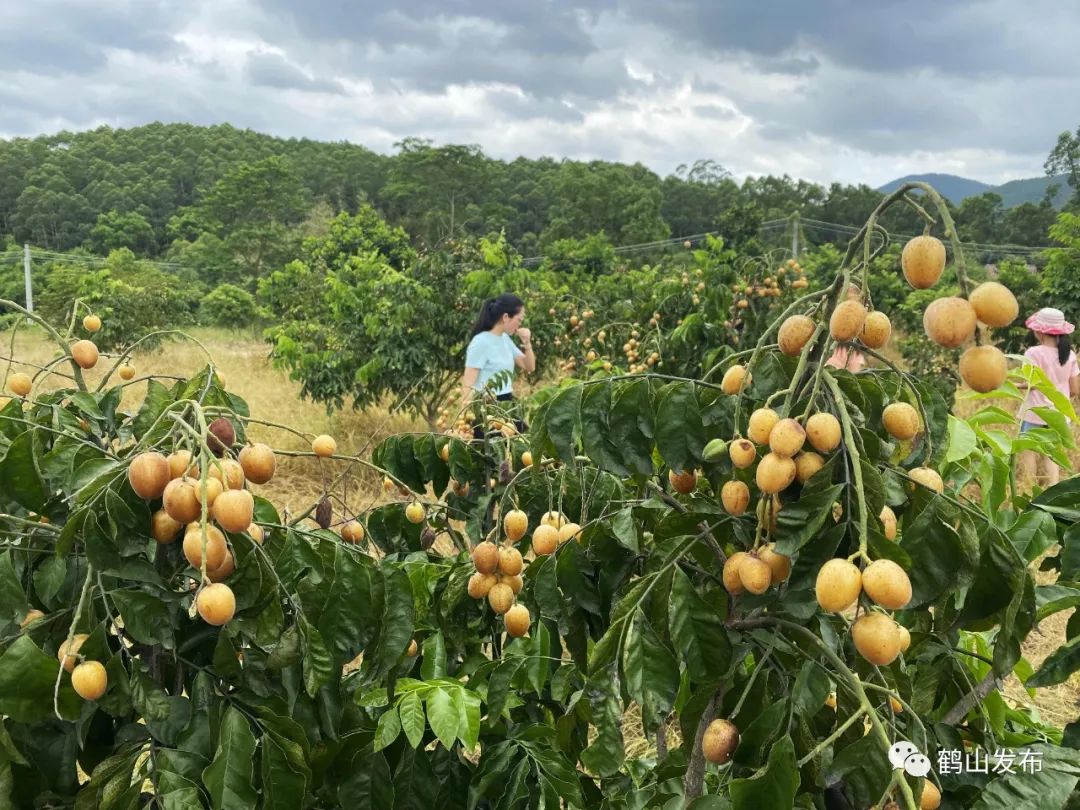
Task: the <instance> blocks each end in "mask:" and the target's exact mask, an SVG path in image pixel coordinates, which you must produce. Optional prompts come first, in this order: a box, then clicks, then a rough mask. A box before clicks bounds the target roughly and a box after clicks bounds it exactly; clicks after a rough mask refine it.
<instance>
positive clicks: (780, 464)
mask: <svg viewBox="0 0 1080 810" xmlns="http://www.w3.org/2000/svg"><path fill="white" fill-rule="evenodd" d="M754 480H755V481H756V482H757V487H758V489H760V490H761V491H762V492H764V493H765V494H766V495H773V494H775V493H777V492H782V491H783V490H785V489H787V488H788V487H789V486H791V482H792V481H794V480H795V462H794V460H792V459H790V458H784V457H783V456H778V455H777V454H776V453H766V454H765V456H764V457H763V458H762V459H761V461H760V462H758V466H757V472H756V474H755V476H754Z"/></svg>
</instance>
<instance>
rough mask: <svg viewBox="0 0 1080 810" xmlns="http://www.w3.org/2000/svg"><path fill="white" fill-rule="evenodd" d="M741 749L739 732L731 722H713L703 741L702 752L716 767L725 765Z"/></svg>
mask: <svg viewBox="0 0 1080 810" xmlns="http://www.w3.org/2000/svg"><path fill="white" fill-rule="evenodd" d="M738 747H739V730H738V729H737V728H735V724H734V723H732V722H731V721H730V720H713V721H712V722H711V723H709V725H708V727H707V728H706V729H705V736H704V737H703V738H702V739H701V752H702V753H703V754H704V755H705V759H706V760H707V761H709V762H711V763H713V764H714V765H723V764H724V763H725V762H727V761H728V760H730V759H731V755H732V754H734V753H735V749H736V748H738Z"/></svg>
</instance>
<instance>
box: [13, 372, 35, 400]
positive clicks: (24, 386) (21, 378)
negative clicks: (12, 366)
mask: <svg viewBox="0 0 1080 810" xmlns="http://www.w3.org/2000/svg"><path fill="white" fill-rule="evenodd" d="M33 387H34V381H33V379H32V378H31V377H30V375H29V374H27V373H26V372H25V371H16V372H15V373H14V374H12V375H11V376H10V377H8V390H9V391H11V393H13V394H14V395H15V396H17V397H25V396H26V395H27V394H29V393H30V389H31V388H33Z"/></svg>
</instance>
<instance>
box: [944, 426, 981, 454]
mask: <svg viewBox="0 0 1080 810" xmlns="http://www.w3.org/2000/svg"><path fill="white" fill-rule="evenodd" d="M978 446H979V440H978V437H977V436H976V435H975V431H974V429H973V428H972V427H971V425H969V424H968V423H967V422H966V421H965V420H963V419H957V418H956V417H955V416H953V415H952V414H949V444H948V448H947V449H946V450H945V461H946V462H954V461H963V460H964V459H965V458H967V457H968V456H970V455H971V454H972V453H974V452H975V450H976V449H977V448H978Z"/></svg>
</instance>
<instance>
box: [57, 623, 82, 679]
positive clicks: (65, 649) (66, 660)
mask: <svg viewBox="0 0 1080 810" xmlns="http://www.w3.org/2000/svg"><path fill="white" fill-rule="evenodd" d="M88 638H90V636H88V635H87V634H86V633H76V634H75V635H74V636H72V637H71V645H70V646H68V642H67V639H64V641H62V642H61V643H60V649H58V650H57V651H56V660H57V661H59V662H60V664H61V665H62V666H63V667H64V669H66V670H67V671H68V672H71V670H73V669H75V660H76V656H77V655H78V654H79V649H80V648H81V647H82V645H83V642H85V641H86V640H87V639H88Z"/></svg>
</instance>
